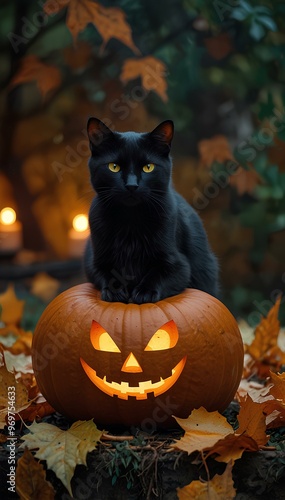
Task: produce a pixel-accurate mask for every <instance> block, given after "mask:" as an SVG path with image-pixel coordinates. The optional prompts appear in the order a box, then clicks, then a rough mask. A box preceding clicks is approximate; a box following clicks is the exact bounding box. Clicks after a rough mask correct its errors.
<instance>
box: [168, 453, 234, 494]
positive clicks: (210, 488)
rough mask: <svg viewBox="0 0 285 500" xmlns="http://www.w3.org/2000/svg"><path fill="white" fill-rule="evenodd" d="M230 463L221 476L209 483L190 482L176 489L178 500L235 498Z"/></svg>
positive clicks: (217, 475) (215, 477)
mask: <svg viewBox="0 0 285 500" xmlns="http://www.w3.org/2000/svg"><path fill="white" fill-rule="evenodd" d="M232 468H233V465H232V463H231V462H230V463H228V465H227V467H226V469H225V471H224V473H223V474H221V475H219V474H216V475H215V476H214V477H213V479H211V480H210V481H192V482H191V483H190V484H188V485H187V486H184V488H178V489H177V494H178V498H179V500H190V499H196V500H218V499H219V500H231V499H233V498H235V497H236V490H235V488H234V482H233V478H232Z"/></svg>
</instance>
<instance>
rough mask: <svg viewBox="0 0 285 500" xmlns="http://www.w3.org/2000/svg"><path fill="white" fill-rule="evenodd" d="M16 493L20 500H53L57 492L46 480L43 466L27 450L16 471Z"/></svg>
mask: <svg viewBox="0 0 285 500" xmlns="http://www.w3.org/2000/svg"><path fill="white" fill-rule="evenodd" d="M16 491H17V493H18V495H19V497H20V500H38V499H39V498H40V499H41V500H53V499H54V497H55V491H54V489H53V487H52V485H51V483H49V482H48V481H47V480H46V473H45V471H44V469H43V466H42V464H40V463H39V462H38V461H37V460H35V459H34V457H33V455H32V454H31V452H30V451H29V450H28V449H27V448H26V449H25V451H24V454H23V456H22V457H21V458H19V460H18V462H17V469H16Z"/></svg>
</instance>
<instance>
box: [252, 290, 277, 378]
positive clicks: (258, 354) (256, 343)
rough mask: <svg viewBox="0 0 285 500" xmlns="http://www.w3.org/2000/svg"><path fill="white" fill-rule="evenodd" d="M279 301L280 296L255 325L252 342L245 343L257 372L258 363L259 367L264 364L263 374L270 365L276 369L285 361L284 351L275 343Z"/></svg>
mask: <svg viewBox="0 0 285 500" xmlns="http://www.w3.org/2000/svg"><path fill="white" fill-rule="evenodd" d="M280 303H281V296H280V297H279V298H278V299H277V300H276V303H275V304H274V305H273V307H272V308H271V309H270V311H269V313H268V315H267V316H266V317H264V318H262V320H261V322H260V323H259V325H257V327H256V329H255V336H254V339H253V341H252V343H251V344H250V345H245V350H246V353H248V354H249V355H250V356H251V357H252V359H253V360H254V361H255V362H256V367H257V369H258V370H259V373H261V370H260V367H259V365H261V368H262V365H265V367H266V371H265V373H264V374H265V376H268V375H269V369H270V367H271V368H272V369H275V370H276V371H277V370H278V369H279V368H280V367H281V365H282V364H284V363H285V353H284V352H283V351H282V350H281V349H280V348H279V346H278V345H277V341H278V336H279V332H280V321H279V320H278V313H279V307H280ZM263 372H264V370H263Z"/></svg>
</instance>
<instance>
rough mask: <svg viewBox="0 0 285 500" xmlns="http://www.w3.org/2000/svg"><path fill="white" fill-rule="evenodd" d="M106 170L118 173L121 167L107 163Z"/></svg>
mask: <svg viewBox="0 0 285 500" xmlns="http://www.w3.org/2000/svg"><path fill="white" fill-rule="evenodd" d="M108 169H109V170H111V172H115V173H116V172H120V170H121V167H120V166H119V165H117V163H109V164H108Z"/></svg>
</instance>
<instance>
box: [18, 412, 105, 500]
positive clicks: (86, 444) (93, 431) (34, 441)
mask: <svg viewBox="0 0 285 500" xmlns="http://www.w3.org/2000/svg"><path fill="white" fill-rule="evenodd" d="M28 429H29V431H30V432H29V433H28V434H26V435H24V436H23V437H22V440H23V441H24V443H23V444H21V446H20V448H25V446H28V448H29V449H31V450H34V449H38V451H37V452H36V455H35V456H36V458H39V459H41V460H46V461H47V467H48V468H49V469H51V470H53V472H54V473H55V474H56V475H57V477H58V478H59V479H60V480H61V481H62V483H63V484H64V486H65V487H66V488H67V490H68V491H69V493H70V495H72V491H71V485H70V481H71V479H72V477H73V474H74V470H75V467H76V465H78V464H85V463H86V455H87V453H88V452H89V451H92V450H94V449H95V448H96V446H97V443H98V441H99V439H100V437H101V434H102V432H101V431H99V430H98V429H97V427H96V425H95V424H94V422H93V420H89V421H78V422H75V423H74V424H72V426H71V427H70V429H68V430H67V431H62V430H61V429H59V428H58V427H56V426H55V425H51V424H46V423H40V424H37V423H36V422H33V423H32V424H31V425H29V426H28Z"/></svg>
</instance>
